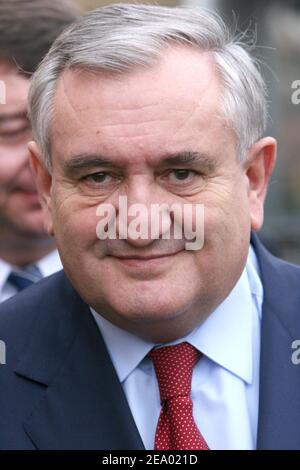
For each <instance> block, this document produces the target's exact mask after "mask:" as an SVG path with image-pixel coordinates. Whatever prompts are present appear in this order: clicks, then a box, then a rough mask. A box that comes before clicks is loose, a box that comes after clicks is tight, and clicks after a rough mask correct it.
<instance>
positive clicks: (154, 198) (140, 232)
mask: <svg viewBox="0 0 300 470" xmlns="http://www.w3.org/2000/svg"><path fill="white" fill-rule="evenodd" d="M117 222H118V223H117V227H118V232H119V233H118V236H119V238H122V239H126V240H127V242H128V243H129V244H130V245H132V246H134V247H137V248H144V247H147V246H149V245H151V244H152V243H153V242H154V241H155V240H157V239H159V238H162V237H163V235H164V234H165V235H166V234H167V232H169V230H170V226H171V218H170V215H169V212H168V204H167V203H166V201H165V198H163V196H162V195H161V194H160V191H159V189H157V188H156V187H155V185H154V184H152V183H150V182H148V181H145V180H143V179H139V178H137V179H136V180H135V182H134V183H132V184H131V185H130V187H129V188H128V190H127V193H126V194H125V195H123V196H120V197H119V204H118V210H117Z"/></svg>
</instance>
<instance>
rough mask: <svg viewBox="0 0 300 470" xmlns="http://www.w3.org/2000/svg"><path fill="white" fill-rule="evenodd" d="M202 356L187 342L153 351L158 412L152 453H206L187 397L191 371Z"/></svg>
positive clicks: (151, 354)
mask: <svg viewBox="0 0 300 470" xmlns="http://www.w3.org/2000/svg"><path fill="white" fill-rule="evenodd" d="M200 356H201V353H200V352H199V351H197V349H196V348H194V347H193V346H191V345H190V344H188V343H181V344H177V345H176V346H165V347H162V348H158V349H153V350H152V351H151V352H150V353H149V357H150V358H151V359H152V361H153V364H154V368H155V372H156V376H157V380H158V385H159V391H160V401H161V406H162V408H161V412H160V416H159V420H158V424H157V428H156V434H155V444H154V446H155V450H209V448H208V445H207V444H206V442H205V440H204V438H203V437H202V435H201V433H200V431H199V430H198V428H197V426H196V423H195V421H194V418H193V402H192V400H191V398H190V394H191V383H192V374H193V368H194V366H195V365H196V363H197V361H198V360H199V358H200Z"/></svg>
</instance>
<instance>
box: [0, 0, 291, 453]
mask: <svg viewBox="0 0 300 470" xmlns="http://www.w3.org/2000/svg"><path fill="white" fill-rule="evenodd" d="M29 101H30V116H31V122H32V125H33V133H34V138H35V141H34V142H31V143H30V144H29V148H30V152H31V156H32V167H33V169H34V172H35V175H36V182H37V186H38V190H39V193H40V195H41V199H42V204H43V209H44V213H45V217H46V220H47V228H48V231H49V233H50V234H52V235H54V236H55V239H56V242H57V245H58V249H59V252H60V255H61V259H62V262H63V266H64V272H61V273H58V274H55V275H53V276H51V277H50V278H48V279H46V280H43V281H41V282H40V283H39V286H38V289H37V286H33V287H30V288H29V289H28V290H27V291H26V292H24V293H22V294H21V295H20V296H19V298H18V299H13V300H11V301H10V302H7V303H6V305H4V306H2V308H1V309H0V313H1V314H0V331H1V339H2V341H3V344H5V346H6V355H7V358H6V364H4V365H3V366H1V367H0V374H1V376H0V377H1V378H0V407H1V410H3V411H2V412H1V421H0V423H1V435H2V436H3V437H2V439H1V444H0V446H1V448H3V449H109V450H113V449H142V448H146V449H153V448H155V449H255V448H274V449H277V448H300V437H299V433H298V432H296V431H297V426H298V424H299V422H300V398H299V386H300V376H299V371H298V370H297V367H296V366H295V365H294V364H293V362H292V360H291V356H292V352H293V351H292V342H293V341H294V340H295V339H297V336H296V337H295V335H297V332H298V331H300V329H299V327H300V321H299V316H298V312H299V306H300V295H299V283H300V271H299V269H298V268H296V267H293V266H290V265H288V264H285V263H283V262H281V261H280V260H278V259H275V258H274V257H272V256H271V255H270V254H269V253H268V252H267V251H266V250H265V249H264V248H263V246H262V245H261V244H260V242H259V240H258V238H257V237H256V236H255V235H254V234H253V235H252V242H251V243H250V236H251V231H257V230H259V229H260V227H261V225H262V223H263V204H264V199H265V196H266V190H267V184H268V181H269V178H270V175H271V173H272V169H273V166H274V161H275V151H276V142H275V140H274V139H273V138H271V137H264V136H263V133H264V128H265V120H266V119H265V118H266V107H265V86H264V82H263V79H262V77H261V75H260V73H259V71H258V69H257V68H256V66H255V63H254V61H253V59H251V57H250V55H249V54H248V52H247V51H246V50H245V48H243V47H242V46H241V45H240V43H236V42H235V41H234V39H233V37H232V36H231V34H230V33H229V31H228V29H227V28H226V26H225V25H224V24H223V23H222V21H221V20H220V18H219V17H218V16H215V15H214V14H211V13H208V12H207V11H205V10H201V9H195V8H173V9H172V8H166V7H165V8H163V7H156V6H143V5H125V4H124V5H115V6H107V7H105V8H102V9H99V10H96V11H94V12H91V13H89V14H87V16H85V17H83V19H82V20H80V21H79V22H78V23H77V24H76V25H75V26H72V27H70V28H69V29H68V30H67V32H65V33H64V34H63V35H62V36H61V37H60V38H58V39H57V41H56V42H55V44H54V45H53V47H52V48H51V50H50V52H49V54H48V55H47V58H46V59H45V61H44V62H43V64H42V65H41V66H40V68H39V70H38V71H37V72H36V74H35V76H34V79H33V82H32V88H31V92H30V99H29ZM122 198H123V199H122ZM124 198H125V199H124ZM124 200H126V203H127V207H128V211H127V216H128V218H127V221H126V218H125V217H124V214H123V215H122V216H121V212H122V211H123V205H124ZM136 204H139V206H136ZM155 204H158V205H166V204H167V206H168V207H171V206H172V207H173V205H174V207H175V209H174V210H173V209H172V210H171V209H170V211H169V214H168V213H167V211H166V210H165V209H164V211H162V212H164V215H165V216H166V214H167V216H168V217H169V219H168V220H169V222H170V224H171V225H172V226H173V228H174V230H173V231H170V233H171V232H172V234H171V235H172V236H170V237H169V238H168V236H166V235H168V231H167V227H168V224H167V222H168V220H167V219H166V218H165V219H161V221H160V222H161V223H159V224H156V223H155V224H154V222H153V220H152V218H151V217H150V215H149V214H151V210H152V209H153V207H154V206H155ZM203 206H204V245H203V246H202V244H201V243H200V247H201V249H200V248H198V249H196V250H195V249H194V248H195V247H192V248H189V249H188V245H187V240H190V239H191V237H190V235H191V232H192V231H194V233H195V232H199V233H200V232H201V230H202V228H203V226H202V224H201V223H200V224H199V223H198V222H199V220H200V222H201V217H200V218H199V220H198V219H197V217H198V216H197V217H196V214H197V213H199V214H200V215H201V213H202V214H203V212H201V210H199V211H198V208H200V209H201V207H203ZM137 207H138V208H140V209H141V216H140V218H139V219H138V220H139V222H138V223H137V224H136V218H135V213H136V208H137ZM142 208H144V209H147V210H144V209H143V210H142ZM180 208H182V210H183V211H182V213H181V214H180V211H178V209H180ZM186 208H188V211H187V213H188V214H190V217H186V219H185V215H186V214H185V212H184V210H185V209H186ZM103 209H104V211H103ZM191 209H192V210H191ZM105 211H106V212H108V213H109V216H107V214H106V215H105V214H104V212H105ZM197 211H198V212H197ZM114 212H115V217H114V215H113V213H114ZM180 217H181V218H180ZM182 218H184V225H183V226H182V233H181V237H178V232H177V236H175V226H176V227H177V228H178V226H180V221H181V219H182ZM191 221H192V226H189V231H186V226H188V225H189V222H191ZM117 222H118V224H117V227H118V228H117V236H116V237H114V236H113V235H114V233H113V232H114V231H113V229H112V227H114V224H116V223H117ZM99 224H100V225H99ZM101 224H102V225H101ZM134 224H136V230H134ZM138 225H139V227H138ZM152 225H154V229H153V231H152V228H153V227H152ZM141 227H143V230H142V229H141ZM195 227H196V230H195ZM127 229H128V230H127ZM139 233H140V235H139ZM107 234H109V236H106V235H107ZM125 234H126V236H125ZM145 235H146V236H145ZM200 241H201V240H200ZM46 296H47V304H45V302H44V298H45V297H46ZM41 311H42V312H43V315H40V312H41ZM23 319H24V321H23ZM21 323H22V324H23V329H22V331H20V329H19V325H20V324H21ZM3 362H4V361H3Z"/></svg>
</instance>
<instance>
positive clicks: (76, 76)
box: [51, 47, 224, 153]
mask: <svg viewBox="0 0 300 470" xmlns="http://www.w3.org/2000/svg"><path fill="white" fill-rule="evenodd" d="M221 93H222V87H221V84H220V80H219V77H218V74H217V73H216V68H215V64H214V61H213V59H212V57H211V55H210V54H208V53H201V52H199V51H196V50H193V49H188V48H182V47H177V48H174V47H173V48H169V49H168V50H167V51H166V52H165V53H164V54H163V56H162V59H161V60H160V61H159V62H158V63H157V64H155V65H154V66H152V67H150V68H149V69H146V70H145V69H143V70H136V71H134V72H128V73H124V74H119V75H116V74H115V75H110V74H108V73H106V74H105V73H99V72H85V71H82V70H77V71H74V70H72V71H70V70H67V71H65V72H64V73H63V75H62V76H61V78H60V80H59V84H58V88H57V93H56V97H55V113H54V119H53V125H52V132H51V137H52V139H51V140H52V141H53V144H54V145H55V146H57V144H58V142H59V143H63V144H64V145H68V147H69V148H68V151H69V152H71V153H72V151H73V147H77V144H78V146H79V147H80V145H81V144H82V142H83V141H84V145H85V146H87V145H88V142H91V145H96V144H97V142H98V143H99V145H100V144H102V145H105V144H107V143H108V145H109V146H110V148H111V147H112V146H114V145H115V143H116V142H118V143H119V144H120V143H124V144H125V145H134V146H135V148H136V146H137V144H138V145H140V146H143V147H145V146H146V145H147V142H148V143H149V145H150V144H151V145H154V144H153V143H154V142H156V143H158V145H162V141H163V140H164V141H166V140H169V141H171V140H172V139H175V136H176V139H181V138H186V134H187V133H188V132H190V133H192V132H194V131H195V129H194V127H195V126H196V127H197V130H201V129H202V130H203V132H204V131H205V129H207V127H208V126H210V127H214V126H216V125H219V126H221V127H222V126H223V127H224V119H223V117H222V116H221V106H220V104H221ZM51 146H52V143H51ZM86 150H87V151H88V149H86V148H85V149H82V153H84V152H85V151H86ZM117 150H118V149H117ZM168 150H171V149H168ZM74 151H75V149H74ZM76 151H81V149H78V148H76ZM93 151H94V149H93Z"/></svg>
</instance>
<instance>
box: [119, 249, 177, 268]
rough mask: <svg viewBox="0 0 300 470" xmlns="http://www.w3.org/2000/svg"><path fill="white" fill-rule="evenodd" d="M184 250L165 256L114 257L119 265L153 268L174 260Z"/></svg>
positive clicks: (165, 254)
mask: <svg viewBox="0 0 300 470" xmlns="http://www.w3.org/2000/svg"><path fill="white" fill-rule="evenodd" d="M182 251H183V250H180V251H177V252H175V253H163V254H156V255H154V254H152V255H128V256H124V255H122V256H113V258H115V259H116V260H117V261H118V262H119V263H121V264H122V265H124V266H127V267H133V268H142V269H143V268H147V269H149V268H152V267H156V266H161V265H163V264H165V263H167V262H169V261H171V260H173V259H174V257H175V256H176V255H178V254H179V253H181V252H182Z"/></svg>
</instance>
